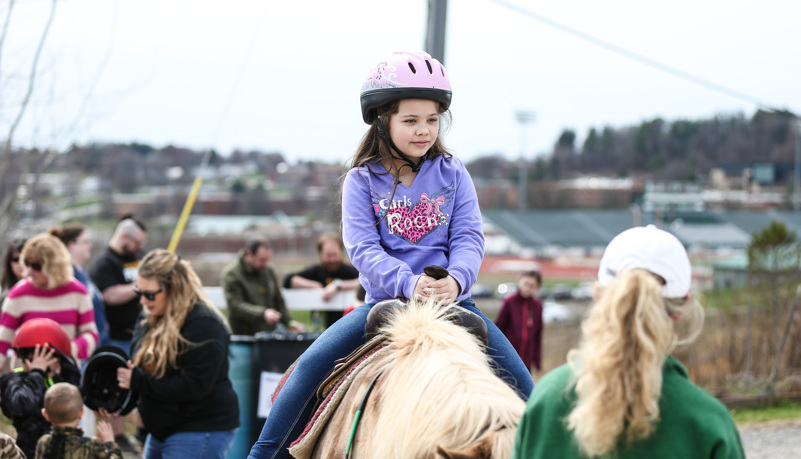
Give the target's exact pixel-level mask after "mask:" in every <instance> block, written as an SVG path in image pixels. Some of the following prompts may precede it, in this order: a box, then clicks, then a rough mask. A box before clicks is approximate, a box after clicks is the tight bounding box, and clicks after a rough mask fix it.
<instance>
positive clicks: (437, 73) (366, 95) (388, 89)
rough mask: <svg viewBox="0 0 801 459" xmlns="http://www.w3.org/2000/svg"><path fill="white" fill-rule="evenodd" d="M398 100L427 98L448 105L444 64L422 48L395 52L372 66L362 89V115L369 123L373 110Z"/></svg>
mask: <svg viewBox="0 0 801 459" xmlns="http://www.w3.org/2000/svg"><path fill="white" fill-rule="evenodd" d="M398 99H427V100H433V101H436V102H439V103H441V104H442V105H443V106H444V107H445V109H447V108H448V107H449V106H450V104H451V82H450V80H449V79H448V73H447V72H445V67H443V66H442V64H440V63H439V61H438V60H436V59H434V58H433V57H431V56H430V55H429V54H428V53H426V52H424V51H411V52H396V53H393V54H392V56H390V57H389V58H388V59H386V60H384V61H382V62H380V63H379V64H378V65H376V66H375V67H373V69H372V70H371V71H370V73H369V74H368V75H367V78H366V79H365V80H364V84H363V85H362V92H361V103H362V118H363V119H364V122H365V123H367V124H371V123H372V122H373V120H374V119H375V117H376V109H377V108H378V107H380V106H382V105H385V104H387V103H389V102H392V101H394V100H398Z"/></svg>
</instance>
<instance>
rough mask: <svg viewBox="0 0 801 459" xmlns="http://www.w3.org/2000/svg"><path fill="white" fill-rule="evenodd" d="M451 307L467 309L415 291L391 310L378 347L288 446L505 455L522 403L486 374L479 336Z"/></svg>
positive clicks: (332, 451) (324, 452) (425, 457)
mask: <svg viewBox="0 0 801 459" xmlns="http://www.w3.org/2000/svg"><path fill="white" fill-rule="evenodd" d="M458 311H462V312H465V310H464V309H462V308H460V307H459V306H458V305H457V304H449V305H443V304H440V303H435V302H433V301H430V302H419V301H415V300H412V301H409V303H408V304H407V305H406V306H404V307H402V308H396V309H395V310H393V311H391V312H390V313H389V317H388V319H387V321H386V323H385V324H384V325H381V326H380V328H379V333H380V334H381V336H382V337H383V339H384V345H383V347H381V348H380V349H379V350H378V351H376V352H375V353H373V354H372V356H371V357H370V359H369V362H368V363H365V364H364V365H362V366H361V367H360V368H359V369H358V371H356V372H355V376H353V378H352V382H350V383H349V387H348V388H347V390H346V391H344V394H343V395H342V396H341V400H340V401H339V402H338V403H337V404H336V407H335V408H333V412H332V413H330V416H328V417H327V419H328V421H327V422H326V423H325V426H324V427H322V430H321V431H320V432H319V435H318V436H316V440H315V439H312V440H309V441H308V442H304V440H303V439H301V440H300V441H299V442H296V444H295V445H294V446H293V447H292V448H291V449H290V453H292V455H293V456H294V457H298V458H303V459H305V458H331V457H344V458H376V457H381V458H404V459H406V458H417V459H429V458H452V459H456V458H506V457H509V456H511V454H512V451H513V449H514V441H515V432H516V430H517V424H518V422H519V420H520V418H521V417H522V415H523V411H524V410H525V402H523V400H522V399H521V398H520V397H519V396H518V394H517V393H516V392H515V390H514V389H512V388H511V387H510V386H509V385H507V384H506V383H505V382H504V381H503V380H501V379H500V378H499V377H498V376H496V375H495V374H494V373H493V370H492V367H491V363H490V362H491V361H490V359H489V358H488V356H487V354H486V352H485V345H484V343H483V342H481V340H480V339H479V338H478V337H476V336H475V335H473V334H471V333H470V332H469V331H468V329H467V328H466V327H465V326H462V325H459V322H460V320H459V319H458V317H456V315H457V312H458ZM471 315H472V314H471ZM479 320H480V319H479ZM379 339H380V338H379ZM368 392H369V395H368V396H365V394H366V393H368ZM360 405H361V406H360ZM357 411H358V412H359V414H360V417H359V415H356V416H355V415H354V413H357ZM354 418H356V419H358V421H357V422H354ZM354 425H355V427H354ZM307 430H308V429H307ZM354 431H355V433H354ZM351 437H352V440H351Z"/></svg>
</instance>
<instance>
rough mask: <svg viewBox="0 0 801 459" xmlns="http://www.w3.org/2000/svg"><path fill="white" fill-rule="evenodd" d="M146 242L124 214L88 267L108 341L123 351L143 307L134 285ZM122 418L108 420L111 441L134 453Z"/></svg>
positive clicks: (135, 222)
mask: <svg viewBox="0 0 801 459" xmlns="http://www.w3.org/2000/svg"><path fill="white" fill-rule="evenodd" d="M146 242H147V229H146V228H145V225H144V224H143V223H142V222H140V221H139V220H137V219H135V218H133V216H131V215H126V216H124V217H122V219H121V220H120V222H119V223H118V224H117V228H116V229H115V230H114V234H112V235H111V240H110V241H109V244H108V247H106V250H104V251H103V252H102V253H101V254H100V255H98V257H97V259H96V260H95V262H94V263H93V264H92V267H91V269H90V270H89V276H90V277H91V278H92V282H94V283H95V285H96V286H97V289H98V290H100V293H101V294H102V295H103V302H104V303H105V304H106V319H107V320H108V326H109V335H110V338H111V339H110V343H109V344H111V345H114V346H117V347H119V348H121V349H122V350H124V351H125V353H126V354H130V352H131V340H132V339H133V330H134V327H135V325H136V322H137V319H138V317H139V313H140V312H141V310H142V305H141V304H140V303H139V295H138V294H137V293H136V291H135V290H134V285H135V284H136V279H137V277H138V276H137V274H138V271H139V262H140V261H141V259H142V256H143V255H144V248H145V243H146ZM124 420H125V418H122V417H119V418H114V419H112V420H111V427H112V429H113V430H114V436H115V440H114V441H116V442H117V444H118V445H119V446H120V448H122V449H123V451H127V452H132V451H133V452H135V451H136V450H137V449H138V448H137V445H133V444H132V443H135V440H134V441H132V440H131V439H129V438H127V437H126V436H125V435H124V427H125V426H124V422H123V421H124ZM140 430H141V429H140ZM140 436H141V432H140Z"/></svg>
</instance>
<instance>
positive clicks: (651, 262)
mask: <svg viewBox="0 0 801 459" xmlns="http://www.w3.org/2000/svg"><path fill="white" fill-rule="evenodd" d="M627 269H644V270H646V271H649V272H651V273H654V274H656V275H657V276H659V277H661V278H662V279H664V280H665V285H664V287H662V295H663V296H664V297H665V298H684V297H685V296H687V294H688V293H690V282H691V280H692V268H691V267H690V258H689V257H688V256H687V251H686V250H685V249H684V245H683V244H682V243H681V242H680V241H679V240H678V239H677V238H676V236H674V235H672V234H670V233H668V232H667V231H664V230H661V229H659V228H657V227H656V226H654V225H648V226H640V227H636V228H631V229H627V230H626V231H623V232H622V233H620V234H618V235H617V236H615V238H614V239H612V242H610V243H609V245H607V246H606V250H604V255H603V257H602V258H601V266H600V267H599V268H598V281H599V282H600V283H601V284H604V285H607V284H610V283H611V282H612V281H613V280H614V279H615V277H617V276H618V275H619V274H620V273H621V272H623V271H625V270H627Z"/></svg>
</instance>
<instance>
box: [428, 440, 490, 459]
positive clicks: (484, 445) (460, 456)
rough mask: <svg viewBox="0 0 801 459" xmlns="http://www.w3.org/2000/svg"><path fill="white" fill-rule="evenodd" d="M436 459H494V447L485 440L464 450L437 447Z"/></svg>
mask: <svg viewBox="0 0 801 459" xmlns="http://www.w3.org/2000/svg"><path fill="white" fill-rule="evenodd" d="M436 457H437V458H442V459H476V458H478V459H492V445H491V443H490V442H488V441H487V440H486V439H485V440H482V441H481V442H480V443H478V444H476V445H473V446H470V447H468V448H464V449H446V448H443V447H442V446H437V456H436Z"/></svg>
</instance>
